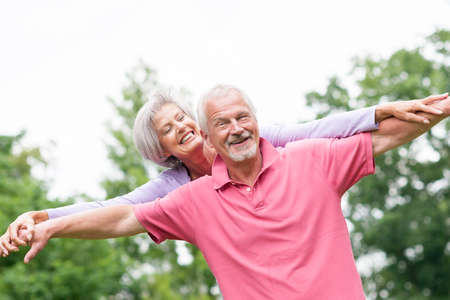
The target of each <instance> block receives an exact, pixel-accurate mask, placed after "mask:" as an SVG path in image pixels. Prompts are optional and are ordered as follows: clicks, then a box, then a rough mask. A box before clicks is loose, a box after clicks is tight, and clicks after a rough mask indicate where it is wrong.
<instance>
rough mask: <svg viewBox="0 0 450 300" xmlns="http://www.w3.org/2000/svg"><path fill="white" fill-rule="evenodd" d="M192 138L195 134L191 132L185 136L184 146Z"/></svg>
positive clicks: (182, 141)
mask: <svg viewBox="0 0 450 300" xmlns="http://www.w3.org/2000/svg"><path fill="white" fill-rule="evenodd" d="M191 136H194V133H192V132H189V133H188V134H186V135H185V136H184V138H183V139H182V140H181V143H182V144H184V143H185V142H186V141H187V140H188V139H189V138H190V137H191Z"/></svg>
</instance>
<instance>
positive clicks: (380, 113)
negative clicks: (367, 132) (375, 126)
mask: <svg viewBox="0 0 450 300" xmlns="http://www.w3.org/2000/svg"><path fill="white" fill-rule="evenodd" d="M391 116H392V109H391V108H390V104H389V103H383V104H379V105H377V106H376V107H375V123H380V122H381V121H383V120H384V119H387V118H389V117H391Z"/></svg>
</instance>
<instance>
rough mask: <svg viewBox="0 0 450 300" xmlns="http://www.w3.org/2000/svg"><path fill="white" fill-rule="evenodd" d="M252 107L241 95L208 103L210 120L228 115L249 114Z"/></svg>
mask: <svg viewBox="0 0 450 300" xmlns="http://www.w3.org/2000/svg"><path fill="white" fill-rule="evenodd" d="M249 111H250V107H249V106H248V104H247V103H246V102H245V101H244V99H242V97H241V96H240V95H237V94H234V95H230V94H229V95H227V96H225V97H220V98H214V99H209V100H208V101H207V103H206V113H207V117H208V119H209V118H211V117H217V116H219V115H226V114H228V113H239V112H249Z"/></svg>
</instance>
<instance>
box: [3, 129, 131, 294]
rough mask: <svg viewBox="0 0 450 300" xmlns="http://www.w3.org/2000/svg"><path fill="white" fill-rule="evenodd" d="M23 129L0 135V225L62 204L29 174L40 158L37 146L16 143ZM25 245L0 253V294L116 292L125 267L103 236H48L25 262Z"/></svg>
mask: <svg viewBox="0 0 450 300" xmlns="http://www.w3.org/2000/svg"><path fill="white" fill-rule="evenodd" d="M23 135H24V133H21V134H19V135H17V136H0V207H1V208H2V209H1V210H0V228H2V230H4V229H6V228H7V226H8V224H9V223H10V222H11V221H12V220H14V218H15V217H16V216H17V215H19V214H21V213H23V212H25V211H29V210H40V209H44V208H50V207H56V206H62V205H67V204H70V203H71V202H73V199H68V200H67V201H60V200H53V201H50V200H49V199H48V197H47V184H46V183H45V182H44V181H42V180H39V179H37V178H35V177H34V176H32V172H31V171H32V168H33V167H35V166H37V165H39V164H41V165H42V164H43V165H44V166H43V167H45V161H44V160H43V159H42V157H41V155H40V151H39V149H38V148H32V149H26V148H24V147H22V146H21V145H20V140H21V138H22V137H23ZM26 251H27V249H22V250H21V252H20V253H18V254H13V255H10V256H8V257H7V258H0V278H1V279H0V299H2V300H8V299H11V300H16V299H99V298H100V297H101V296H102V295H108V294H112V295H114V294H116V293H118V292H119V291H120V290H121V289H122V288H121V284H120V279H121V277H122V276H123V274H124V273H125V271H126V268H125V265H124V263H122V262H121V257H120V253H118V252H117V251H115V250H114V249H112V248H111V247H110V245H109V243H108V242H107V241H95V242H93V241H76V240H65V239H64V240H63V239H56V240H52V241H50V243H49V244H48V246H47V247H46V249H45V250H43V251H42V252H41V253H40V254H39V255H38V256H37V257H36V258H35V259H34V260H33V261H32V262H31V263H30V264H29V265H25V264H24V263H23V257H24V254H25V252H26Z"/></svg>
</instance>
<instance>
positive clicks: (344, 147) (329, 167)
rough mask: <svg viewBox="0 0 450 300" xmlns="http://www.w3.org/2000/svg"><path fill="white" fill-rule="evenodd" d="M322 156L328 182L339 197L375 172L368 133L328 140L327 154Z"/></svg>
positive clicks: (370, 138)
mask: <svg viewBox="0 0 450 300" xmlns="http://www.w3.org/2000/svg"><path fill="white" fill-rule="evenodd" d="M323 156H324V157H325V158H326V160H325V161H324V168H325V172H326V176H327V177H328V181H329V182H330V183H331V184H332V185H334V187H335V188H336V190H337V191H338V193H339V195H341V196H342V195H343V194H344V193H345V192H346V191H347V190H348V189H349V188H350V187H351V186H352V185H354V184H355V183H356V182H358V180H360V179H361V178H363V177H364V176H367V175H370V174H373V173H374V172H375V163H374V158H373V152H372V137H371V134H370V133H362V134H357V135H354V136H352V137H348V138H344V139H334V140H330V142H329V153H325V154H324V155H323Z"/></svg>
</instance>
